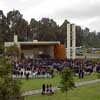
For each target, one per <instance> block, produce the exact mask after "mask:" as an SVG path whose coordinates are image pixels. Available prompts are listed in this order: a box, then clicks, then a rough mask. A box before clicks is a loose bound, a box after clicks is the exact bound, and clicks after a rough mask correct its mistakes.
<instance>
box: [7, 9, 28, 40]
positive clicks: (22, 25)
mask: <svg viewBox="0 0 100 100" xmlns="http://www.w3.org/2000/svg"><path fill="white" fill-rule="evenodd" d="M7 23H8V25H9V28H10V33H12V34H13V35H14V34H17V35H18V37H19V40H20V41H26V40H27V34H28V22H27V21H26V20H25V19H23V15H22V14H21V13H20V12H19V11H18V10H13V11H10V12H8V13H7Z"/></svg>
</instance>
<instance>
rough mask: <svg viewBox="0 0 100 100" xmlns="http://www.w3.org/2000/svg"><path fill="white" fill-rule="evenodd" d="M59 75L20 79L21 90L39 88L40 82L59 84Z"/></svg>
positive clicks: (90, 76)
mask: <svg viewBox="0 0 100 100" xmlns="http://www.w3.org/2000/svg"><path fill="white" fill-rule="evenodd" d="M96 78H97V75H96V74H92V75H88V76H85V77H84V79H79V78H78V77H74V80H75V81H78V82H79V81H86V80H94V79H96ZM60 79H61V78H60V76H55V77H54V78H50V79H49V78H44V79H29V80H25V79H23V80H21V81H22V86H21V87H22V91H26V90H32V89H40V88H41V86H42V84H43V83H45V84H47V83H48V84H50V83H51V84H52V85H53V86H59V83H60Z"/></svg>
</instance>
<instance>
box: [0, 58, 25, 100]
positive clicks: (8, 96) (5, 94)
mask: <svg viewBox="0 0 100 100" xmlns="http://www.w3.org/2000/svg"><path fill="white" fill-rule="evenodd" d="M20 86H21V83H20V81H19V80H17V79H14V78H13V77H12V67H11V64H10V63H8V61H7V60H6V59H5V58H2V59H0V100H24V98H23V97H21V91H20Z"/></svg>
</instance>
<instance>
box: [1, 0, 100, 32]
mask: <svg viewBox="0 0 100 100" xmlns="http://www.w3.org/2000/svg"><path fill="white" fill-rule="evenodd" d="M0 9H1V10H3V12H4V14H6V13H7V12H9V11H11V10H13V9H15V10H19V11H20V13H21V14H23V17H24V18H25V19H26V20H28V21H30V19H31V18H35V19H36V20H39V19H41V18H42V17H49V18H53V19H54V20H55V21H56V22H57V24H60V25H61V24H62V23H63V22H64V20H65V19H67V20H68V21H70V22H71V23H75V24H76V25H81V26H82V27H89V28H90V29H91V30H92V31H93V30H96V31H100V12H99V11H100V0H0Z"/></svg>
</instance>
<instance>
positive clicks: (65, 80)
mask: <svg viewBox="0 0 100 100" xmlns="http://www.w3.org/2000/svg"><path fill="white" fill-rule="evenodd" d="M74 87H75V84H74V79H73V71H72V69H71V68H65V69H64V70H63V71H62V74H61V90H62V91H63V92H65V93H66V94H67V92H68V91H69V90H70V89H73V88H74Z"/></svg>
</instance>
